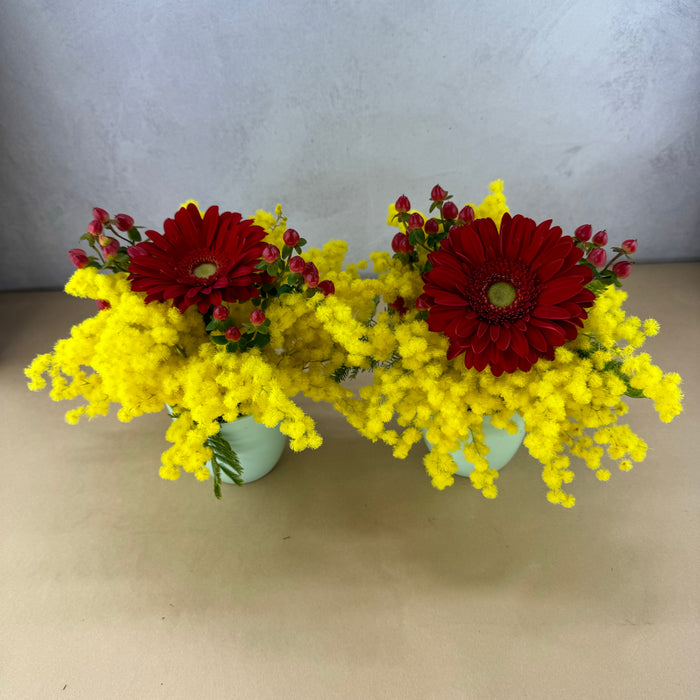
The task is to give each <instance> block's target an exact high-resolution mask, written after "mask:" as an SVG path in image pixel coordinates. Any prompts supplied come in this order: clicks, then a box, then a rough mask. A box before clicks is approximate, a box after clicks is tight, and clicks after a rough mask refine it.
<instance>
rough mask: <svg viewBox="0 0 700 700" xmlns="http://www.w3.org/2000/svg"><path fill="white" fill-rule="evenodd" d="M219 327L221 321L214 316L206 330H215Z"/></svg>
mask: <svg viewBox="0 0 700 700" xmlns="http://www.w3.org/2000/svg"><path fill="white" fill-rule="evenodd" d="M218 327H219V322H218V321H217V320H216V319H215V318H213V319H212V320H211V321H209V323H207V327H206V328H205V330H206V331H215V330H216V329H217V328H218Z"/></svg>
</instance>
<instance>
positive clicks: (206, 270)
mask: <svg viewBox="0 0 700 700" xmlns="http://www.w3.org/2000/svg"><path fill="white" fill-rule="evenodd" d="M217 269H218V268H217V266H216V265H214V263H210V262H206V263H202V264H201V265H197V267H195V268H194V270H192V274H193V275H194V276H195V277H200V278H202V279H206V278H207V277H211V276H212V275H213V274H214V273H215V272H216V271H217Z"/></svg>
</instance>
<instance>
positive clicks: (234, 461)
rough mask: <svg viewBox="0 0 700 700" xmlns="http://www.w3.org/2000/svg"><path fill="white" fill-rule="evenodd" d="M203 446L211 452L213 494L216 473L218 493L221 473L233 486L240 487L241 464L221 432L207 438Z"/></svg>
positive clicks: (241, 483) (241, 481) (241, 479)
mask: <svg viewBox="0 0 700 700" xmlns="http://www.w3.org/2000/svg"><path fill="white" fill-rule="evenodd" d="M205 444H206V445H207V447H209V448H211V451H212V457H211V463H212V466H213V467H214V493H216V480H217V472H218V481H219V492H221V472H223V473H224V474H226V476H227V477H228V478H229V479H231V481H233V483H234V484H237V485H238V486H242V485H243V476H242V475H243V467H241V463H240V462H239V461H238V455H237V454H236V451H235V450H234V449H233V448H232V447H231V444H230V443H229V441H228V440H227V439H226V438H225V437H224V436H223V435H222V434H221V432H218V433H216V435H211V436H209V437H208V438H207V441H206V443H205ZM217 498H221V496H220V495H219V496H217Z"/></svg>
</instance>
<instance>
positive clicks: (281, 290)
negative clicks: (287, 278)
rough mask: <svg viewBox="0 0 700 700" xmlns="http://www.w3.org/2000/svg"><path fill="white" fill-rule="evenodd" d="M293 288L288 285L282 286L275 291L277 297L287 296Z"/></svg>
mask: <svg viewBox="0 0 700 700" xmlns="http://www.w3.org/2000/svg"><path fill="white" fill-rule="evenodd" d="M293 291H294V290H293V288H292V287H291V285H289V284H283V285H282V286H281V287H280V288H279V290H278V291H277V293H278V295H282V294H289V293H290V292H293Z"/></svg>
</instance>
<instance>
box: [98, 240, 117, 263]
mask: <svg viewBox="0 0 700 700" xmlns="http://www.w3.org/2000/svg"><path fill="white" fill-rule="evenodd" d="M103 238H107V237H106V236H100V245H101V246H102V254H103V255H104V256H105V257H106V258H108V257H110V256H111V255H116V254H117V253H118V252H119V241H118V240H117V239H116V238H107V242H106V243H103V242H102V239H103Z"/></svg>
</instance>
